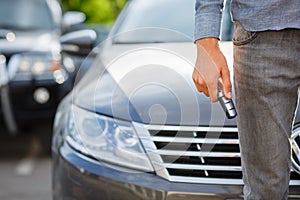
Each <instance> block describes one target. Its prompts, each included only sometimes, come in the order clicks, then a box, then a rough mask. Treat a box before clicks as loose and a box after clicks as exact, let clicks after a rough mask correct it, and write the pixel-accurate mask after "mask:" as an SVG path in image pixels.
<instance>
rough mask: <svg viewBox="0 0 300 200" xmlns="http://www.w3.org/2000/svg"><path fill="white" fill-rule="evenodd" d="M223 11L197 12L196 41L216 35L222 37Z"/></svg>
mask: <svg viewBox="0 0 300 200" xmlns="http://www.w3.org/2000/svg"><path fill="white" fill-rule="evenodd" d="M221 20H222V13H221V12H220V13H201V14H200V13H197V14H196V16H195V30H194V41H196V40H199V39H202V38H207V37H214V38H218V39H220V30H221Z"/></svg>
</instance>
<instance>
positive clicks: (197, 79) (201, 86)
mask: <svg viewBox="0 0 300 200" xmlns="http://www.w3.org/2000/svg"><path fill="white" fill-rule="evenodd" d="M192 78H193V81H194V84H195V86H196V88H197V90H198V91H199V92H203V93H204V94H205V96H207V97H209V93H208V88H207V85H206V83H205V81H204V79H203V77H202V76H201V74H200V73H199V71H198V70H197V69H196V68H195V69H194V71H193V74H192Z"/></svg>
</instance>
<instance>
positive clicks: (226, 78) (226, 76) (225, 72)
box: [221, 67, 232, 99]
mask: <svg viewBox="0 0 300 200" xmlns="http://www.w3.org/2000/svg"><path fill="white" fill-rule="evenodd" d="M221 78H222V82H223V92H224V95H225V97H226V98H227V99H231V98H232V85H231V81H230V71H229V69H228V67H223V68H222V70H221Z"/></svg>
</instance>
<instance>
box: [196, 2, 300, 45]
mask: <svg viewBox="0 0 300 200" xmlns="http://www.w3.org/2000/svg"><path fill="white" fill-rule="evenodd" d="M227 1H228V0H227ZM223 3H224V0H196V6H195V9H196V15H195V31H194V39H195V40H198V39H201V38H205V37H216V38H219V37H220V27H221V18H222V10H223ZM231 13H232V18H233V20H234V21H239V22H240V24H241V25H242V26H243V27H244V28H245V29H246V30H248V31H266V30H281V29H285V28H297V29H300V0H232V3H231ZM299 37H300V36H299Z"/></svg>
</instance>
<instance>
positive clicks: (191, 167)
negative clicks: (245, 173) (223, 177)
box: [153, 162, 242, 171]
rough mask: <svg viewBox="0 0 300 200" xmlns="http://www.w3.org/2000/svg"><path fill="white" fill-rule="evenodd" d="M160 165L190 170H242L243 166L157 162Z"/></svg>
mask: <svg viewBox="0 0 300 200" xmlns="http://www.w3.org/2000/svg"><path fill="white" fill-rule="evenodd" d="M153 164H157V165H159V166H162V167H165V168H171V169H188V170H214V171H242V167H241V166H224V165H223V166H222V165H219V166H216V165H190V164H173V163H157V162H153Z"/></svg>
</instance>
